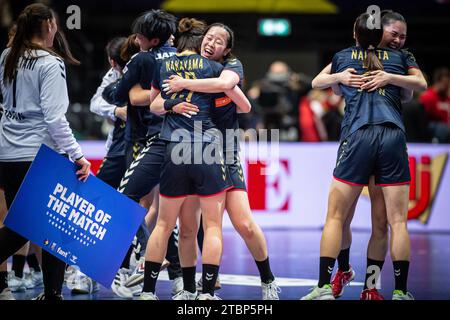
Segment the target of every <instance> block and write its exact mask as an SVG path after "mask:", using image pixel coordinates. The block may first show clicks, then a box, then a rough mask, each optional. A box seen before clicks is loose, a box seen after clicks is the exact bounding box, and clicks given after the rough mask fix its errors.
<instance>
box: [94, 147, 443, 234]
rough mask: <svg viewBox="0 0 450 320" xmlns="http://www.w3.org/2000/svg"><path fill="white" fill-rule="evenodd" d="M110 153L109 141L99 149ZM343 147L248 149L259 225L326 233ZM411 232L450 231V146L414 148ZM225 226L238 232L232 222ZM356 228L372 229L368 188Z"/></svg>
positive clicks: (247, 170)
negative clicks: (331, 192)
mask: <svg viewBox="0 0 450 320" xmlns="http://www.w3.org/2000/svg"><path fill="white" fill-rule="evenodd" d="M98 147H99V148H102V150H104V145H103V142H101V143H99V144H98ZM337 148H338V144H337V143H280V144H279V145H278V146H277V145H270V144H269V145H266V144H257V143H247V144H242V148H241V149H242V151H241V160H242V167H243V170H244V174H245V177H246V182H247V188H248V196H249V200H250V205H251V207H252V210H253V214H254V217H255V219H256V221H257V222H258V223H259V224H260V225H261V226H262V227H264V228H271V227H275V228H320V227H322V226H323V224H324V221H325V217H326V210H327V202H328V191H329V186H330V183H331V179H332V174H333V169H334V166H335V162H336V155H337ZM408 153H409V166H410V172H411V177H412V181H411V188H410V195H409V199H410V203H409V213H408V216H409V223H408V227H409V229H410V230H418V231H444V232H448V231H450V197H449V196H448V195H449V194H450V173H449V169H448V155H449V153H450V145H434V144H409V145H408ZM224 226H225V227H230V228H231V227H232V226H231V223H230V221H229V220H228V218H225V219H224ZM352 226H353V227H356V228H362V229H370V226H371V219H370V200H369V197H368V191H367V188H365V189H364V190H363V192H362V194H361V197H360V199H359V201H358V206H357V211H356V214H355V217H354V220H353V223H352Z"/></svg>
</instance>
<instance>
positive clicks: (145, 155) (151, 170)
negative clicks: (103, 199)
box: [118, 134, 166, 202]
mask: <svg viewBox="0 0 450 320" xmlns="http://www.w3.org/2000/svg"><path fill="white" fill-rule="evenodd" d="M165 151H166V142H165V141H163V140H161V139H159V134H157V135H154V136H152V137H150V138H148V139H147V141H146V143H145V145H144V147H143V148H142V149H141V152H140V153H139V154H138V155H137V157H136V158H135V160H134V161H132V162H131V164H130V165H129V166H128V168H127V170H126V171H125V174H124V175H123V178H122V180H121V181H120V185H119V188H118V191H119V192H121V193H123V194H124V195H126V196H127V197H129V198H131V199H133V200H134V201H136V202H139V200H140V199H141V198H142V197H144V196H145V195H147V194H148V193H149V192H150V191H152V189H153V188H154V187H155V186H156V185H157V184H158V183H159V181H160V177H161V168H162V164H163V163H164V157H165Z"/></svg>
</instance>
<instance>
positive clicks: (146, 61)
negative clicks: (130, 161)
mask: <svg viewBox="0 0 450 320" xmlns="http://www.w3.org/2000/svg"><path fill="white" fill-rule="evenodd" d="M175 51H176V50H175V48H173V47H170V46H167V45H164V46H162V47H160V48H157V49H154V50H151V51H146V52H139V53H137V54H135V55H134V56H133V57H132V58H131V59H130V61H129V62H128V63H127V65H126V66H125V68H124V70H123V72H124V74H123V76H122V78H121V79H120V80H119V81H118V82H116V83H115V84H113V85H110V86H108V87H106V88H105V90H104V91H103V98H104V99H105V100H106V101H107V102H109V103H112V104H115V105H123V104H125V103H127V102H128V108H127V125H126V129H125V140H126V141H127V142H135V141H142V140H144V139H145V138H146V137H147V136H148V135H154V134H157V133H159V132H160V130H161V124H162V117H160V116H158V115H155V114H153V113H151V112H150V110H149V108H148V106H133V105H131V104H130V103H129V98H128V93H129V91H130V90H131V88H132V87H133V86H134V85H135V84H138V83H139V84H140V85H141V87H142V88H143V89H150V88H151V84H152V80H153V75H154V73H155V69H156V61H157V60H161V59H164V58H168V57H169V56H171V55H174V54H175Z"/></svg>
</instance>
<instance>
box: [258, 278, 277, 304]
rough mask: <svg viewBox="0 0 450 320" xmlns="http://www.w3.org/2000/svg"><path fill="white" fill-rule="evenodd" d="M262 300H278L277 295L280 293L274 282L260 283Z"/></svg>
mask: <svg viewBox="0 0 450 320" xmlns="http://www.w3.org/2000/svg"><path fill="white" fill-rule="evenodd" d="M261 289H262V299H263V300H280V298H279V297H278V294H279V293H280V292H281V289H280V287H279V286H278V285H277V283H276V282H275V280H273V281H272V282H271V283H264V282H261Z"/></svg>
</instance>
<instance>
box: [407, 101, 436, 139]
mask: <svg viewBox="0 0 450 320" xmlns="http://www.w3.org/2000/svg"><path fill="white" fill-rule="evenodd" d="M402 111H403V112H402V117H403V123H404V124H405V129H406V141H407V142H422V143H426V142H430V140H431V137H430V132H429V130H428V119H427V114H426V112H425V108H424V106H423V105H422V104H421V103H420V101H419V94H418V93H416V92H414V98H413V99H412V100H411V101H410V102H407V103H403V104H402Z"/></svg>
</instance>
